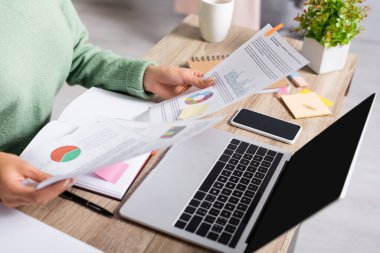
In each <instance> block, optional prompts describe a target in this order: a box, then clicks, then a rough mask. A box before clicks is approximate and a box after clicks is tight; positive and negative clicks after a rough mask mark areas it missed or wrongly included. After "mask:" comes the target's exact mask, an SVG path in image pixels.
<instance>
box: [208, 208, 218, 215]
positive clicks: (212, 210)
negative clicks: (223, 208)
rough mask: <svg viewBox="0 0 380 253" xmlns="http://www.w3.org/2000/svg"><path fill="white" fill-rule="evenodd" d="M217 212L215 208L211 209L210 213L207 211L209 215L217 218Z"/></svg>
mask: <svg viewBox="0 0 380 253" xmlns="http://www.w3.org/2000/svg"><path fill="white" fill-rule="evenodd" d="M219 212H220V211H219V210H218V209H215V208H211V209H210V211H209V214H211V215H213V216H218V215H219Z"/></svg>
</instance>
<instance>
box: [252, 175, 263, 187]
mask: <svg viewBox="0 0 380 253" xmlns="http://www.w3.org/2000/svg"><path fill="white" fill-rule="evenodd" d="M251 182H252V183H253V184H256V185H260V184H261V180H260V179H258V178H255V177H254V178H252V181H251Z"/></svg>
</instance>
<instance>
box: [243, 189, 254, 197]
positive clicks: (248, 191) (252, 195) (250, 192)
mask: <svg viewBox="0 0 380 253" xmlns="http://www.w3.org/2000/svg"><path fill="white" fill-rule="evenodd" d="M244 196H247V197H248V198H253V197H254V196H255V193H254V192H253V191H250V190H247V191H246V192H244Z"/></svg>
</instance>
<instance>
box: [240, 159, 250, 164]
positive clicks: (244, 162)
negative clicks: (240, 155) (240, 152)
mask: <svg viewBox="0 0 380 253" xmlns="http://www.w3.org/2000/svg"><path fill="white" fill-rule="evenodd" d="M240 163H241V164H243V165H248V164H249V161H248V160H246V159H241V160H240Z"/></svg>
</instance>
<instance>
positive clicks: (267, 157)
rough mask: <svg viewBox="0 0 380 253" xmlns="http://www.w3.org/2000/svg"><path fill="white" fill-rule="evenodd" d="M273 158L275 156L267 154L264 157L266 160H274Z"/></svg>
mask: <svg viewBox="0 0 380 253" xmlns="http://www.w3.org/2000/svg"><path fill="white" fill-rule="evenodd" d="M273 160H274V157H273V156H270V155H266V156H265V157H264V161H268V162H273Z"/></svg>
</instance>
